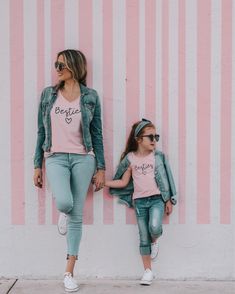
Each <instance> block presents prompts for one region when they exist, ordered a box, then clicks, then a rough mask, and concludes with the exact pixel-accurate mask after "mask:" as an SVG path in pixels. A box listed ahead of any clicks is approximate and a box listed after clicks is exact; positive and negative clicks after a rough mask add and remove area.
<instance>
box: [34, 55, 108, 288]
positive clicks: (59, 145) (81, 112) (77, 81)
mask: <svg viewBox="0 0 235 294" xmlns="http://www.w3.org/2000/svg"><path fill="white" fill-rule="evenodd" d="M55 68H56V71H57V76H58V84H57V85H56V86H54V87H47V88H45V89H44V90H43V92H42V95H41V102H40V105H39V111H38V138H37V145H36V151H35V156H34V168H35V172H34V184H35V186H37V187H39V188H41V187H42V184H43V183H42V162H43V158H45V166H46V175H47V178H48V181H49V184H50V187H51V190H52V193H53V196H54V197H55V202H56V206H57V209H58V210H59V211H60V212H61V214H60V217H59V223H58V229H59V232H60V233H61V234H65V233H66V231H67V230H68V232H67V250H68V251H67V266H66V271H65V274H64V286H65V290H66V291H69V292H73V291H77V290H78V284H77V283H76V281H75V280H74V279H73V271H74V266H75V261H76V260H77V254H78V249H79V244H80V240H81V233H82V218H83V207H84V202H85V198H86V195H87V191H88V188H89V185H90V182H91V180H92V177H93V175H94V173H95V171H96V173H95V175H94V177H93V180H94V183H95V186H96V189H95V190H96V191H98V190H99V189H101V188H103V186H104V181H105V180H104V179H105V175H104V170H105V162H104V151H103V137H102V122H101V109H100V101H99V97H98V95H97V93H96V91H95V90H93V89H89V88H87V87H86V76H87V69H86V58H85V56H84V54H83V53H82V52H80V51H77V50H64V51H62V52H59V53H58V54H57V60H56V62H55Z"/></svg>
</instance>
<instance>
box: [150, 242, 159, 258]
mask: <svg viewBox="0 0 235 294" xmlns="http://www.w3.org/2000/svg"><path fill="white" fill-rule="evenodd" d="M158 251H159V244H158V242H154V243H152V244H151V259H152V261H153V262H155V261H157V255H158Z"/></svg>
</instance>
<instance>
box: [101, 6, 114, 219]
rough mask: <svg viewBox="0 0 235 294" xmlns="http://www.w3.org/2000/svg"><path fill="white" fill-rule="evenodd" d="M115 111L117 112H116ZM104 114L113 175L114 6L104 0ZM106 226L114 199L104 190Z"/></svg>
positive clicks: (108, 166)
mask: <svg viewBox="0 0 235 294" xmlns="http://www.w3.org/2000/svg"><path fill="white" fill-rule="evenodd" d="M114 111H115V110H114ZM103 113H104V123H103V125H104V142H105V159H106V173H107V175H112V173H113V4H112V1H110V0H103ZM103 203H104V204H103V220H104V224H113V197H112V198H111V197H110V196H109V193H108V189H107V188H105V189H104V202H103Z"/></svg>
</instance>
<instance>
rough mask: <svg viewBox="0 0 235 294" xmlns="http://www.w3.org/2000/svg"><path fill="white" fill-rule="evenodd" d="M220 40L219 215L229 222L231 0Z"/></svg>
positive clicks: (226, 3) (225, 7) (224, 12)
mask: <svg viewBox="0 0 235 294" xmlns="http://www.w3.org/2000/svg"><path fill="white" fill-rule="evenodd" d="M221 5H222V40H221V46H222V47H221V54H222V56H221V71H222V72H221V146H220V149H221V157H220V160H221V162H220V166H221V174H220V179H221V183H220V187H221V190H220V195H221V199H220V213H221V215H220V217H221V223H222V224H230V223H231V144H232V142H231V136H232V113H231V112H232V107H231V106H232V8H233V7H232V6H233V2H232V0H223V1H222V2H221Z"/></svg>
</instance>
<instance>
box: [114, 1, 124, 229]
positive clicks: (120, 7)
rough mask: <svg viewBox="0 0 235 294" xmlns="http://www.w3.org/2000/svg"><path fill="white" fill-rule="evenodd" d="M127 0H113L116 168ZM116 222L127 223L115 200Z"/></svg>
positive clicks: (121, 145) (121, 135)
mask: <svg viewBox="0 0 235 294" xmlns="http://www.w3.org/2000/svg"><path fill="white" fill-rule="evenodd" d="M125 2H126V1H125V0H120V1H114V2H113V13H114V15H113V50H114V52H113V56H114V58H113V67H114V68H113V130H114V132H113V134H114V138H113V148H114V152H113V154H114V158H113V163H114V170H113V173H114V172H115V170H116V167H117V165H118V162H119V159H120V155H121V153H122V152H123V150H124V148H125V144H126V102H125V101H126V9H125V7H126V6H125V5H126V3H125ZM114 223H115V224H125V223H126V215H125V209H124V206H123V205H120V204H117V202H116V201H115V202H114Z"/></svg>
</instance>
